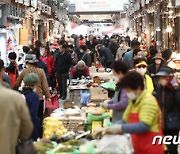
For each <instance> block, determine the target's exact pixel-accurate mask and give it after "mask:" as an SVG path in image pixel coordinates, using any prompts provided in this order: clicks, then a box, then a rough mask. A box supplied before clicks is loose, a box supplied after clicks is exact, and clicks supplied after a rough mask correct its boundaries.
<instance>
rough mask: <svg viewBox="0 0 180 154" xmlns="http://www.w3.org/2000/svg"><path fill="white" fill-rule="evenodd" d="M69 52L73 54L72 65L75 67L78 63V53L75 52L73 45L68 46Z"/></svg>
mask: <svg viewBox="0 0 180 154" xmlns="http://www.w3.org/2000/svg"><path fill="white" fill-rule="evenodd" d="M67 51H68V52H69V53H70V54H71V58H72V65H73V66H75V65H76V64H77V62H78V56H77V54H76V52H75V51H74V47H73V45H72V44H69V45H68V49H67Z"/></svg>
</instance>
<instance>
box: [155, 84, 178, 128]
mask: <svg viewBox="0 0 180 154" xmlns="http://www.w3.org/2000/svg"><path fill="white" fill-rule="evenodd" d="M155 97H156V99H157V101H158V103H159V105H160V108H161V110H162V114H163V118H164V119H163V120H164V130H167V123H166V121H167V117H168V115H169V114H170V113H171V112H174V111H175V110H176V109H178V111H179V112H180V89H176V90H175V89H174V88H172V87H171V86H169V87H158V89H157V91H156V95H155Z"/></svg>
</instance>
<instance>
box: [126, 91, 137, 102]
mask: <svg viewBox="0 0 180 154" xmlns="http://www.w3.org/2000/svg"><path fill="white" fill-rule="evenodd" d="M126 94H127V97H128V98H129V99H130V100H132V101H134V100H136V99H137V97H138V96H136V94H135V93H134V92H129V93H126Z"/></svg>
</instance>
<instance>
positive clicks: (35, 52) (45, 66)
mask: <svg viewBox="0 0 180 154" xmlns="http://www.w3.org/2000/svg"><path fill="white" fill-rule="evenodd" d="M41 50H43V52H45V51H44V50H45V48H44V47H41ZM32 54H35V55H36V58H37V60H38V62H37V67H38V68H42V69H43V70H44V73H45V75H46V79H47V81H48V85H50V76H49V72H48V67H47V65H46V64H45V63H44V62H43V61H42V60H41V51H40V50H39V49H38V48H35V49H34V50H33V51H32Z"/></svg>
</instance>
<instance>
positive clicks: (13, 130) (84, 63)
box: [0, 35, 180, 154]
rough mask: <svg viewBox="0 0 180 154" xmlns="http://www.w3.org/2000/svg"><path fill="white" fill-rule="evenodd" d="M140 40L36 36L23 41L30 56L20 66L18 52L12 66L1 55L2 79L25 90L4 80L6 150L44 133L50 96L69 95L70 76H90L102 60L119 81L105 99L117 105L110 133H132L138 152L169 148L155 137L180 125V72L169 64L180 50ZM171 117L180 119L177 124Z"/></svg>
mask: <svg viewBox="0 0 180 154" xmlns="http://www.w3.org/2000/svg"><path fill="white" fill-rule="evenodd" d="M140 45H141V43H140V42H138V40H137V39H133V40H130V38H129V37H128V36H127V37H120V36H117V35H114V36H112V37H108V36H105V37H104V38H102V39H101V38H100V36H96V37H94V36H93V35H90V36H89V37H83V36H76V35H72V36H71V37H68V39H66V38H65V36H63V37H62V38H61V39H55V41H54V42H53V43H49V42H48V43H46V44H42V43H41V42H40V41H36V42H35V46H31V47H23V51H24V53H23V54H24V55H25V56H24V57H25V58H24V59H23V57H21V58H20V59H21V60H22V63H21V64H20V65H19V66H18V64H17V63H16V59H17V55H16V53H15V52H12V53H9V55H8V57H9V61H10V64H9V66H8V67H6V68H4V64H3V61H2V60H0V82H1V84H2V85H4V86H6V87H9V88H12V89H14V90H19V91H20V92H21V95H20V94H19V93H18V92H15V91H13V90H10V89H7V88H5V87H4V86H0V95H1V97H0V106H1V108H0V111H1V112H0V115H1V117H3V118H2V125H1V126H0V136H1V140H2V141H0V143H1V144H0V149H2V150H3V151H4V152H3V153H7V154H11V153H12V154H14V153H15V146H16V145H17V144H18V143H17V141H18V138H19V137H20V138H22V139H28V138H29V137H30V138H31V139H33V140H36V139H37V138H38V137H42V132H43V130H42V121H43V118H44V100H45V99H46V100H50V98H51V94H53V93H54V92H55V91H57V93H58V95H59V99H62V100H65V99H66V98H67V94H68V84H67V83H68V80H69V79H70V80H71V79H80V78H84V77H89V76H90V73H91V72H90V71H89V70H90V69H89V67H91V66H95V67H97V65H99V64H100V65H102V66H103V67H104V68H111V70H112V72H113V76H114V78H115V82H116V83H117V84H116V90H115V94H114V97H113V98H112V99H111V100H108V101H105V102H104V103H102V106H103V107H104V108H105V109H112V110H113V116H112V122H113V123H114V124H115V125H113V126H111V127H108V128H105V129H103V131H104V133H105V134H106V133H112V134H119V133H130V134H132V135H131V137H132V142H133V146H134V149H135V153H137V154H139V153H147V154H148V153H149V154H155V153H157V151H158V153H160V154H163V153H164V147H163V146H157V145H155V146H152V144H151V143H152V138H153V137H154V136H156V135H160V136H163V135H173V136H176V135H177V134H178V133H179V130H180V126H179V125H178V124H177V119H178V118H179V119H180V102H179V100H180V98H179V97H180V93H179V80H178V79H177V78H175V75H174V70H175V69H171V68H170V67H168V66H169V65H170V64H171V63H173V62H174V58H177V57H178V56H174V58H173V56H172V55H178V54H179V52H177V51H176V53H172V52H171V50H165V51H163V52H161V53H160V52H158V51H157V50H156V48H155V47H154V46H151V47H150V48H149V49H147V50H146V52H145V51H144V48H141V46H140ZM171 65H172V64H171ZM5 71H6V72H7V74H8V75H7V74H6V73H5ZM22 83H24V85H23V84H22ZM8 85H9V86H8ZM20 87H22V88H20ZM23 95H24V97H23ZM153 95H154V96H153ZM44 96H45V97H44ZM25 101H26V104H27V105H26V104H25ZM128 102H129V103H128ZM8 106H9V107H8ZM28 109H29V112H28ZM10 114H11V115H12V114H13V116H10ZM171 119H175V121H174V122H175V123H176V124H174V123H173V122H172V121H171ZM33 126H34V129H33ZM6 127H7V128H8V129H5V128H6ZM1 132H3V133H1ZM4 134H7V135H6V136H3V135H4ZM10 143H11V144H10ZM167 153H169V154H176V153H177V146H175V145H168V146H167Z"/></svg>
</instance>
